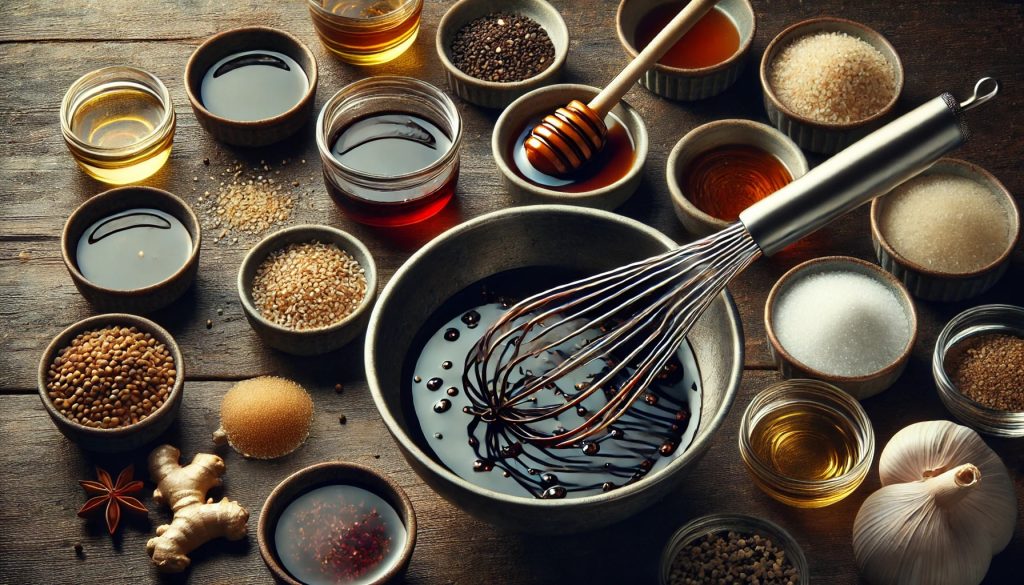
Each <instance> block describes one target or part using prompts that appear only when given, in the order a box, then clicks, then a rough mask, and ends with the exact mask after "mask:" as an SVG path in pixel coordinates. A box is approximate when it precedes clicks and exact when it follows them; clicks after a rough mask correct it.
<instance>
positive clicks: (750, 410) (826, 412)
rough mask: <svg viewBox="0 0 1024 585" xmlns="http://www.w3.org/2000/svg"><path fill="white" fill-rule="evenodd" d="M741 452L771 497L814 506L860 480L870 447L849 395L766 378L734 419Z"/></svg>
mask: <svg viewBox="0 0 1024 585" xmlns="http://www.w3.org/2000/svg"><path fill="white" fill-rule="evenodd" d="M739 447H740V456H741V457H742V458H743V462H744V463H745V464H746V466H747V470H748V471H749V472H750V474H751V476H752V477H753V478H754V482H755V483H756V484H757V486H758V487H759V488H761V490H763V491H764V492H765V493H767V494H768V495H769V496H771V497H773V498H775V499H776V500H778V501H780V502H782V503H784V504H788V505H790V506H795V507H797V508H821V507H823V506H828V505H831V504H834V503H836V502H838V501H839V500H842V499H843V498H845V497H846V496H848V495H850V494H851V493H853V491H854V490H855V489H857V487H858V486H859V485H860V484H861V483H862V482H863V481H864V478H865V477H867V475H868V470H869V469H870V468H871V461H872V459H873V457H874V454H875V432H874V430H873V428H872V426H871V420H870V419H868V415H867V413H866V412H864V408H863V407H861V405H860V402H858V401H857V399H856V398H854V397H852V396H850V395H849V394H847V393H846V392H843V391H842V390H840V389H839V388H836V387H835V386H833V385H831V384H828V383H826V382H822V381H820V380H806V379H792V380H786V381H783V382H779V383H776V384H772V385H771V386H769V387H767V388H765V389H764V390H762V391H761V392H760V393H759V394H758V395H757V396H755V397H754V399H753V400H751V402H750V404H749V405H748V406H747V410H746V412H744V413H743V418H742V420H741V421H740V437H739Z"/></svg>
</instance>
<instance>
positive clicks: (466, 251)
mask: <svg viewBox="0 0 1024 585" xmlns="http://www.w3.org/2000/svg"><path fill="white" fill-rule="evenodd" d="M595 234H599V235H600V237H595ZM675 247H676V244H675V242H673V241H672V240H671V239H670V238H668V237H667V236H665V235H664V234H662V233H660V232H658V231H657V230H654V229H653V228H650V227H648V226H646V225H643V224H642V223H639V222H637V221H635V220H632V219H628V218H625V217H622V216H620V215H617V214H614V213H609V212H606V211H596V210H589V209H580V208H575V207H567V206H562V205H543V206H529V207H520V208H513V209H507V210H503V211H497V212H494V213H489V214H487V215H484V216H481V217H478V218H476V219H473V220H470V221H468V222H466V223H463V224H461V225H459V226H456V227H454V228H452V229H450V230H448V231H447V232H445V233H443V234H442V235H440V236H438V237H437V238H435V239H434V240H433V241H431V242H430V243H428V244H427V245H426V246H424V247H423V248H421V249H420V250H419V251H418V252H416V253H415V254H414V255H413V256H412V257H411V258H410V259H409V261H408V262H406V263H405V264H404V265H403V266H402V267H401V268H400V269H399V270H398V272H396V273H395V275H394V276H393V277H392V279H391V281H390V282H389V283H388V285H387V287H385V289H384V291H383V292H382V293H381V297H380V301H379V302H378V303H377V306H376V307H375V308H374V311H373V315H372V316H371V317H370V328H369V331H368V332H367V336H366V354H365V360H366V376H367V380H368V382H369V385H370V391H371V393H372V394H373V399H374V402H375V403H376V405H377V409H378V410H379V411H380V415H381V418H382V419H383V421H384V424H385V425H386V426H387V427H388V430H389V431H390V432H391V434H392V436H394V438H395V440H396V441H397V442H398V446H399V448H400V449H401V451H402V454H403V455H404V456H405V458H406V460H407V461H408V462H409V464H410V465H411V466H412V468H413V469H414V470H415V471H416V473H417V474H419V476H420V477H421V478H423V480H424V481H425V482H426V483H427V484H428V485H430V486H431V487H432V488H433V489H434V490H435V491H436V492H438V493H439V494H440V495H441V496H443V497H444V498H446V499H447V500H449V501H451V502H453V503H454V504H455V505H457V506H459V507H460V508H461V509H463V510H465V511H467V512H469V513H470V514H473V515H475V516H477V517H480V518H482V519H484V520H486V521H488V522H491V523H493V524H495V525H498V526H500V527H503V528H507V529H510V530H515V531H518V532H533V533H556V532H561V533H571V532H583V531H586V530H593V529H596V528H599V527H602V526H607V525H609V524H612V523H614V522H617V521H619V520H622V519H624V518H627V517H629V516H631V515H633V514H635V513H636V512H638V511H640V510H641V509H643V508H646V507H647V506H650V505H651V504H653V503H655V502H657V501H658V500H660V499H661V498H663V497H665V496H666V495H668V494H669V493H671V492H672V491H673V490H675V489H677V488H678V487H679V486H680V485H682V483H683V482H684V481H685V478H686V474H687V472H688V471H689V470H690V469H691V468H692V466H693V465H694V463H695V462H696V461H697V460H699V459H700V457H701V456H702V455H703V454H704V453H705V452H706V451H707V449H708V447H709V446H710V444H711V441H712V439H713V437H714V435H715V433H716V431H717V430H718V428H719V427H720V426H721V424H722V422H723V421H724V420H725V416H726V414H727V413H728V411H729V407H730V406H731V405H732V401H733V399H734V398H735V396H736V391H737V388H738V387H739V383H740V376H741V374H742V370H743V333H742V330H741V326H740V319H739V315H738V313H737V311H736V307H735V305H734V304H733V302H732V298H731V296H730V295H729V294H728V293H727V292H725V293H722V294H721V295H720V296H719V297H717V298H716V299H715V300H714V301H713V302H712V303H711V306H710V308H709V309H708V310H707V312H705V313H704V314H703V316H701V318H700V319H699V320H698V321H697V324H696V326H695V328H694V329H693V331H692V332H691V333H690V335H689V341H690V344H691V345H692V347H693V349H694V352H695V356H696V359H697V363H698V365H699V367H700V375H701V383H702V384H703V404H702V408H701V416H700V423H699V426H698V428H697V431H696V435H695V436H694V440H693V443H692V444H691V445H690V447H689V448H688V449H687V450H686V451H685V452H684V453H682V454H681V455H679V456H678V457H677V458H676V459H674V460H672V461H671V462H670V463H669V464H668V465H667V466H666V467H664V468H663V469H661V470H660V471H657V472H654V473H652V474H650V475H648V476H647V477H645V478H644V479H643V480H641V481H638V482H636V483H633V484H630V485H627V486H624V487H621V488H619V489H616V490H613V491H611V492H608V493H605V494H600V495H594V496H586V497H581V498H568V499H561V500H543V499H533V498H527V497H516V496H509V495H504V494H500V493H497V492H494V491H492V490H488V489H483V488H481V487H478V486H476V485H475V484H473V483H471V482H469V481H466V480H465V479H462V478H461V477H459V476H457V475H456V474H454V473H452V472H451V471H449V470H448V469H447V468H446V467H444V466H442V465H441V464H439V463H438V462H437V461H436V460H434V459H433V457H432V456H431V455H429V454H428V453H427V452H426V451H425V450H424V449H423V447H422V446H421V445H420V444H419V442H418V441H417V440H415V439H414V438H413V436H414V432H413V430H412V427H411V426H410V425H412V424H415V423H414V422H412V421H410V419H409V414H408V411H407V410H406V409H405V408H404V406H405V404H404V403H405V400H404V399H403V396H402V392H403V383H402V382H403V379H402V375H403V374H402V367H401V364H403V363H405V360H406V357H407V354H408V353H409V352H410V351H411V347H412V344H413V339H414V337H415V335H416V333H417V329H418V327H419V326H420V324H422V323H424V322H425V321H426V320H427V318H428V317H429V316H430V315H431V314H433V313H434V311H436V310H437V309H438V307H440V306H441V305H442V304H443V303H444V302H445V301H446V300H447V299H448V298H450V297H451V296H452V295H453V294H455V293H456V292H458V291H460V290H462V289H464V288H465V287H467V286H469V285H470V284H472V283H474V282H477V281H479V280H480V279H482V278H484V277H487V276H490V275H493V274H496V273H498V272H502V271H505V270H510V269H513V268H519V267H528V266H564V267H566V268H567V269H570V270H573V269H575V270H579V271H584V272H596V271H601V270H606V269H610V268H614V267H617V266H619V265H622V264H626V263H629V262H632V261H636V260H640V259H642V258H646V257H649V256H652V255H655V254H660V253H663V252H665V251H666V250H669V249H673V248H675ZM452 267H460V269H459V270H453V269H452Z"/></svg>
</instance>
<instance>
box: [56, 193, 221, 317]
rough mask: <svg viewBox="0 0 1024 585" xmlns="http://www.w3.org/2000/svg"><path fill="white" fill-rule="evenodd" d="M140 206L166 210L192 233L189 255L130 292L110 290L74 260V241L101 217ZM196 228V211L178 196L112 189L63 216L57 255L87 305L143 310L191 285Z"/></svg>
mask: <svg viewBox="0 0 1024 585" xmlns="http://www.w3.org/2000/svg"><path fill="white" fill-rule="evenodd" d="M140 207H145V208H152V209H159V210H161V211H164V212H167V213H169V214H171V215H173V216H174V217H175V218H177V219H178V221H180V222H181V223H182V225H184V226H185V229H186V230H188V233H189V236H191V237H192V253H191V254H189V257H188V259H187V260H186V261H185V264H184V266H182V267H181V268H180V269H178V271H177V272H175V273H174V274H172V275H171V276H169V277H168V278H166V279H165V280H163V281H161V282H158V283H156V284H153V285H150V286H147V287H145V288H139V289H132V290H114V289H110V288H107V287H104V286H100V285H98V284H96V283H94V282H91V281H90V280H88V279H87V278H85V275H83V274H82V272H81V271H80V270H79V269H78V264H77V262H76V260H75V257H76V255H77V250H78V240H80V239H81V238H82V236H83V235H84V234H85V230H87V229H89V227H90V226H92V225H93V224H94V223H96V222H97V221H99V220H101V219H103V218H105V217H108V216H110V215H113V214H115V213H119V212H122V211H126V210H129V209H137V208H140ZM201 232H202V230H201V229H200V227H199V219H198V218H197V217H196V214H195V213H194V212H193V211H192V208H191V207H189V205H188V204H187V203H185V202H184V201H182V200H181V199H180V198H178V197H175V196H174V195H172V194H170V193H168V192H167V191H164V190H162V189H155V188H153V187H143V186H131V187H118V188H116V189H111V190H109V191H104V192H103V193H100V194H99V195H96V196H95V197H92V198H90V199H88V200H86V202H85V203H83V204H81V205H80V206H79V207H78V209H76V210H75V211H74V213H72V214H71V216H70V217H68V221H67V223H65V224H64V230H63V231H62V232H61V235H60V250H61V257H62V258H63V259H64V265H65V266H66V267H67V269H68V273H69V274H71V280H73V281H74V282H75V286H76V287H77V288H78V292H80V293H82V296H83V297H85V299H86V300H87V301H89V303H90V304H92V306H93V307H95V308H96V309H98V310H100V311H120V312H127V313H140V314H145V313H150V312H153V311H156V310H157V309H161V308H163V307H166V306H167V305H169V304H171V303H173V302H174V301H176V300H177V299H178V298H179V297H180V296H181V295H183V294H184V293H185V291H186V290H188V287H190V286H192V283H193V281H195V279H196V272H197V271H198V270H199V250H200V247H201V243H202V241H201V238H202V234H201Z"/></svg>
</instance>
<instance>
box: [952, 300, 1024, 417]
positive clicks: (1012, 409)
mask: <svg viewBox="0 0 1024 585" xmlns="http://www.w3.org/2000/svg"><path fill="white" fill-rule="evenodd" d="M932 374H933V375H934V377H935V386H936V387H937V388H938V391H939V398H941V399H942V403H943V404H944V405H945V406H946V408H947V409H949V411H950V412H951V413H953V415H954V416H956V418H958V419H960V420H961V421H962V422H963V423H964V424H966V425H968V426H970V427H972V428H974V429H975V430H977V431H978V432H981V433H985V434H987V435H992V436H996V437H1024V307H1018V306H1014V305H980V306H977V307H973V308H971V309H968V310H966V311H964V312H963V313H960V314H959V315H957V316H956V317H953V319H951V320H950V321H949V323H947V324H946V326H945V328H943V329H942V332H940V333H939V337H938V339H936V341H935V351H934V353H933V354H932Z"/></svg>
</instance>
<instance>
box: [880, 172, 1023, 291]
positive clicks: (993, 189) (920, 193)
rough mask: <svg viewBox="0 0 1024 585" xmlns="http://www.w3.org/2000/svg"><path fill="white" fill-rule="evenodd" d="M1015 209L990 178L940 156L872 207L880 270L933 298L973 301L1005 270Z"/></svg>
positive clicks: (1015, 228) (1015, 233)
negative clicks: (882, 269) (935, 161)
mask: <svg viewBox="0 0 1024 585" xmlns="http://www.w3.org/2000/svg"><path fill="white" fill-rule="evenodd" d="M1020 230H1021V226H1020V211H1019V210H1018V209H1017V204H1016V203H1015V202H1014V199H1013V196H1012V195H1011V194H1010V192H1009V191H1008V190H1007V189H1006V187H1004V186H1003V184H1002V183H1000V182H999V180H998V179H996V178H995V177H994V176H992V174H991V173H989V172H988V171H986V170H984V169H982V168H981V167H979V166H977V165H974V164H971V163H969V162H966V161H962V160H957V159H952V158H944V159H941V160H940V161H939V162H937V163H935V164H934V165H932V166H931V167H930V168H929V169H928V170H926V171H925V172H923V173H921V174H920V175H918V176H917V177H915V178H913V179H911V180H909V181H907V182H906V183H904V184H902V185H900V186H899V187H896V188H895V189H893V190H892V191H890V192H889V193H888V194H886V195H885V196H883V197H880V198H878V199H876V200H875V201H874V202H873V203H872V204H871V240H872V243H873V244H874V247H875V253H876V254H877V256H878V262H879V264H881V265H882V267H883V268H885V269H886V270H888V271H889V272H891V273H893V274H894V275H895V276H896V277H897V278H899V279H900V280H901V281H903V284H904V285H906V287H907V289H909V290H910V292H911V294H913V295H914V296H915V297H917V298H920V299H926V300H930V301H959V300H963V299H967V298H970V297H974V296H977V295H979V294H981V293H983V292H985V291H986V290H988V289H990V288H992V286H993V285H995V283H996V282H997V281H998V280H999V279H1000V278H1001V277H1002V276H1003V274H1005V273H1006V268H1007V266H1008V265H1009V261H1010V255H1011V254H1012V252H1013V249H1014V246H1015V245H1016V244H1017V242H1018V240H1019V239H1020Z"/></svg>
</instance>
